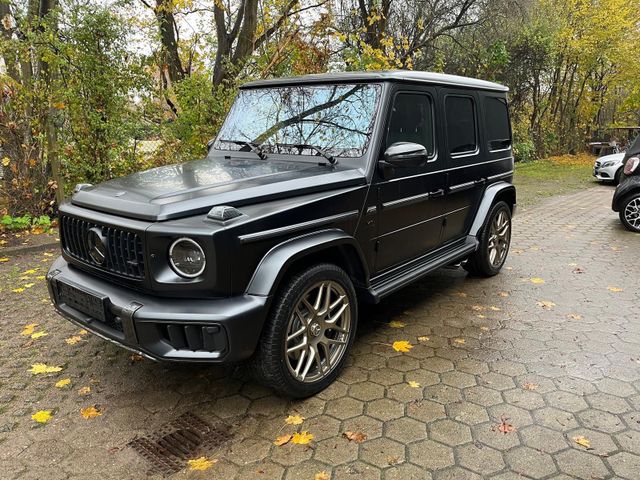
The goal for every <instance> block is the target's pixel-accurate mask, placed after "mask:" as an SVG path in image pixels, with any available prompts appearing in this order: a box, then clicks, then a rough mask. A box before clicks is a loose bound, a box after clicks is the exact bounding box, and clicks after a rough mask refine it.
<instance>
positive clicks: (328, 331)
mask: <svg viewBox="0 0 640 480" xmlns="http://www.w3.org/2000/svg"><path fill="white" fill-rule="evenodd" d="M274 302H275V303H274V306H273V309H272V314H271V315H270V318H269V320H268V322H267V324H266V325H265V329H264V332H263V334H262V338H261V340H260V345H259V346H258V350H257V352H256V355H255V357H254V359H253V367H254V368H253V369H254V372H255V373H256V376H257V379H258V380H259V381H261V382H262V383H264V384H265V385H268V386H270V387H273V388H274V389H276V390H277V391H278V392H280V393H282V394H284V395H287V396H289V397H298V398H301V397H308V396H310V395H313V394H315V393H318V392H320V391H321V390H323V389H324V388H326V387H327V386H329V385H330V384H331V383H332V382H333V381H334V380H335V378H336V377H337V376H338V374H339V373H340V370H341V369H342V367H343V366H344V362H345V361H346V358H347V351H348V350H349V348H350V347H351V344H352V343H353V338H354V336H355V331H356V327H357V323H358V306H357V298H356V293H355V290H354V288H353V284H352V282H351V280H350V279H349V276H348V275H347V274H346V273H345V271H344V270H342V269H341V268H339V267H337V266H336V265H331V264H321V265H316V266H314V267H311V268H309V269H307V270H305V271H303V272H301V273H299V274H296V275H295V276H293V277H292V278H291V279H290V280H289V281H288V282H287V284H286V285H285V286H284V287H283V288H282V289H281V291H280V294H279V295H278V296H277V298H276V299H275V300H274Z"/></svg>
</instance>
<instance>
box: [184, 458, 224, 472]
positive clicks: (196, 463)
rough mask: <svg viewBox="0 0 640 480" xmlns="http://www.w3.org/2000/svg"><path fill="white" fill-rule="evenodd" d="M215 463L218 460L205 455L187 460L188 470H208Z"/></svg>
mask: <svg viewBox="0 0 640 480" xmlns="http://www.w3.org/2000/svg"><path fill="white" fill-rule="evenodd" d="M216 463H218V460H209V459H208V458H207V457H199V458H194V459H192V460H189V461H187V465H188V466H189V470H209V469H210V468H211V467H213V466H214V465H215V464H216Z"/></svg>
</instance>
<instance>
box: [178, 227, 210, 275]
mask: <svg viewBox="0 0 640 480" xmlns="http://www.w3.org/2000/svg"><path fill="white" fill-rule="evenodd" d="M169 263H170V264H171V268H173V270H174V271H175V272H176V273H177V274H178V275H180V276H181V277H185V278H195V277H197V276H199V275H201V274H202V272H204V268H205V266H206V265H207V259H206V258H205V255H204V251H203V250H202V247H201V246H200V245H199V244H198V243H197V242H196V241H195V240H192V239H190V238H186V237H185V238H179V239H178V240H176V241H175V242H173V243H172V244H171V247H169Z"/></svg>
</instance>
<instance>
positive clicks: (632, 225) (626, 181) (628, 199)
mask: <svg viewBox="0 0 640 480" xmlns="http://www.w3.org/2000/svg"><path fill="white" fill-rule="evenodd" d="M622 165H623V167H622V177H621V179H620V183H619V184H618V187H617V188H616V191H615V193H614V194H613V201H612V205H611V208H613V211H614V212H618V214H619V215H620V221H621V222H622V224H623V225H624V226H625V227H626V228H627V229H628V230H631V231H632V232H638V233H640V168H638V165H640V135H639V136H637V137H636V139H635V141H634V142H633V143H632V144H631V146H630V147H629V148H628V149H627V151H626V153H625V155H624V159H623V160H622Z"/></svg>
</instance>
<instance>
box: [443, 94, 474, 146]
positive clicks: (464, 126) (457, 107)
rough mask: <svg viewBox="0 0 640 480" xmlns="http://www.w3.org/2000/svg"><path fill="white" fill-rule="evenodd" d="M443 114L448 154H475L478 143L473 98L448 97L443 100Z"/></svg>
mask: <svg viewBox="0 0 640 480" xmlns="http://www.w3.org/2000/svg"><path fill="white" fill-rule="evenodd" d="M445 112H446V115H447V139H448V142H449V153H451V154H452V155H460V154H463V153H471V152H475V150H476V149H477V148H478V141H477V137H476V131H477V129H476V115H475V103H474V101H473V98H471V97H459V96H454V95H450V96H448V97H446V100H445Z"/></svg>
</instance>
